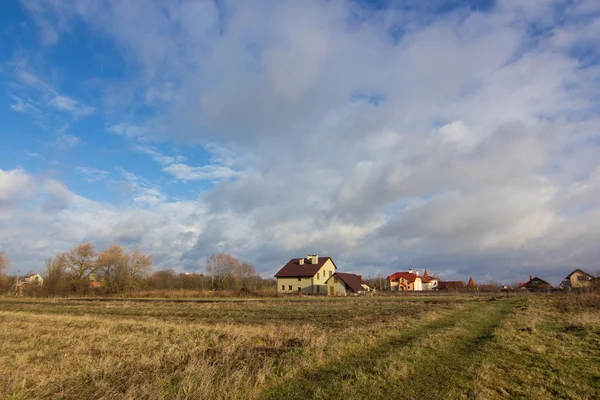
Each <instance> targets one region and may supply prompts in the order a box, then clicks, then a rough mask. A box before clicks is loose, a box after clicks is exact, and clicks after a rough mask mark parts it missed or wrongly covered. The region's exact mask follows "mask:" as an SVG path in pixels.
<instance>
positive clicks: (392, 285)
mask: <svg viewBox="0 0 600 400" xmlns="http://www.w3.org/2000/svg"><path fill="white" fill-rule="evenodd" d="M387 280H388V288H389V289H390V290H391V291H392V292H398V291H404V290H410V291H421V290H423V281H422V280H421V277H420V276H419V270H416V271H415V273H413V270H412V269H409V270H408V272H395V273H393V274H392V275H390V276H388V277H387Z"/></svg>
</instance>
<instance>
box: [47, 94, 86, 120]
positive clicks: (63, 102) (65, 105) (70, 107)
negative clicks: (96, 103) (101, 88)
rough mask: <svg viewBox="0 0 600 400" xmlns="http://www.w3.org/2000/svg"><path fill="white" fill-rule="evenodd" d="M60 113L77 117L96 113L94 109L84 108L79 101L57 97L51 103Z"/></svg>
mask: <svg viewBox="0 0 600 400" xmlns="http://www.w3.org/2000/svg"><path fill="white" fill-rule="evenodd" d="M49 104H50V105H51V106H53V107H54V108H56V109H57V110H60V111H67V112H69V113H71V114H73V115H74V116H77V117H85V116H88V115H91V114H93V113H94V108H92V107H88V106H84V105H82V104H80V103H79V102H78V101H76V100H73V99H72V98H70V97H66V96H56V97H54V98H53V99H52V100H50V103H49Z"/></svg>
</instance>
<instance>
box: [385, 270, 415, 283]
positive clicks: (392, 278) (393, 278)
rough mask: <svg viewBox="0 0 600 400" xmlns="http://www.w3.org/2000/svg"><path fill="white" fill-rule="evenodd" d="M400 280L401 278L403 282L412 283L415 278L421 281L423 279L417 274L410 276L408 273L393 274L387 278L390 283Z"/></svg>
mask: <svg viewBox="0 0 600 400" xmlns="http://www.w3.org/2000/svg"><path fill="white" fill-rule="evenodd" d="M400 278H403V279H404V280H405V281H409V282H414V281H415V280H416V279H417V278H420V279H422V278H423V277H422V276H419V275H417V274H411V273H410V272H395V273H393V274H392V275H390V276H388V279H389V280H390V281H397V280H399V279H400Z"/></svg>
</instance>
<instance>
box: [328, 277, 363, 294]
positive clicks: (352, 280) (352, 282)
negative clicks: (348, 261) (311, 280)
mask: <svg viewBox="0 0 600 400" xmlns="http://www.w3.org/2000/svg"><path fill="white" fill-rule="evenodd" d="M334 276H337V277H338V278H339V279H341V280H342V281H344V283H345V284H346V286H348V287H349V288H350V289H351V290H352V291H353V292H364V291H365V288H364V287H363V286H362V285H363V284H365V282H363V280H362V279H360V276H358V275H356V274H347V273H344V272H336V273H335V274H333V275H332V276H331V277H330V278H329V279H331V278H332V277H334ZM329 279H328V280H329Z"/></svg>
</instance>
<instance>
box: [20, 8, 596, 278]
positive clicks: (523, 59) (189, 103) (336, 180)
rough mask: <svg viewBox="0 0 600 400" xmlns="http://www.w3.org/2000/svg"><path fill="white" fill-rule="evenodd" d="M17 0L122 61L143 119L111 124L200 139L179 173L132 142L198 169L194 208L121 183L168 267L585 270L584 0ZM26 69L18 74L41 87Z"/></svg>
mask: <svg viewBox="0 0 600 400" xmlns="http://www.w3.org/2000/svg"><path fill="white" fill-rule="evenodd" d="M30 3H31V5H29V6H28V9H29V10H30V11H31V12H32V13H33V15H35V16H36V19H37V20H38V21H43V22H39V23H40V25H42V24H43V23H48V24H49V25H50V26H51V27H52V29H55V30H56V32H58V33H59V34H67V32H68V28H69V24H70V23H71V22H72V21H76V20H77V21H83V23H86V24H89V25H90V26H91V27H93V28H94V31H95V32H100V33H101V34H103V35H105V37H106V38H108V39H109V40H112V41H114V43H115V44H116V45H117V46H118V47H119V48H120V49H121V50H122V54H123V57H125V59H126V61H127V62H128V63H129V65H135V66H139V68H140V70H139V71H138V72H139V74H138V76H136V79H135V82H133V83H131V82H119V85H122V86H123V87H126V88H123V90H126V89H127V90H129V91H131V92H133V93H134V94H133V95H132V96H130V97H127V99H126V100H124V103H127V102H130V99H132V98H133V99H136V98H137V99H141V100H139V101H140V102H141V103H143V105H140V106H139V107H140V109H141V110H143V111H144V112H146V111H147V108H145V107H149V106H150V107H152V106H155V107H156V108H154V109H153V111H154V112H155V113H156V114H155V115H153V118H149V119H145V120H144V121H143V122H138V121H136V120H135V119H127V120H129V121H131V124H118V125H113V126H111V127H109V128H108V130H109V131H111V132H113V133H116V134H120V135H124V136H126V137H128V138H130V139H133V140H135V142H136V143H147V141H148V140H151V139H154V138H159V139H161V140H165V141H170V142H173V143H177V144H179V145H181V144H184V145H185V144H188V145H192V146H194V145H201V146H203V147H205V148H206V149H208V150H209V152H211V154H212V156H213V159H211V160H209V164H208V165H204V166H192V165H189V164H191V162H188V163H184V160H182V159H176V158H175V157H171V156H169V155H164V154H162V153H161V152H160V151H158V150H156V149H155V148H153V147H151V146H146V147H143V146H142V147H140V148H139V149H137V150H138V151H141V152H143V153H146V154H148V155H149V156H151V157H152V158H153V159H154V160H156V161H157V162H158V163H160V164H161V165H163V166H164V171H165V172H167V173H169V174H171V175H173V176H175V177H176V178H177V179H179V180H211V181H214V182H215V185H214V187H212V188H211V189H210V190H208V191H207V192H205V193H203V194H202V196H201V200H200V201H194V202H189V203H181V202H176V201H172V200H169V199H168V198H167V196H165V195H164V193H163V191H161V190H159V188H157V187H155V185H153V184H151V183H150V182H144V181H142V180H140V178H139V177H129V178H131V179H130V181H131V182H132V187H134V190H133V191H132V203H133V204H137V205H136V206H135V207H138V208H143V209H144V211H151V215H150V214H146V213H141V214H136V215H135V216H131V218H132V219H131V224H130V225H129V226H130V227H131V231H127V232H125V233H124V236H123V237H127V240H141V241H142V242H144V243H152V245H154V246H156V247H155V248H157V249H160V250H159V251H160V252H161V254H164V255H165V256H164V257H166V258H168V257H170V256H167V254H170V253H169V252H171V251H173V252H174V253H173V254H177V257H180V258H181V260H182V261H181V262H180V263H179V264H178V265H180V266H187V267H190V268H191V267H192V266H197V262H198V260H202V259H204V258H205V257H206V256H207V255H209V254H210V253H211V252H213V251H216V250H224V251H230V252H232V253H235V254H237V255H239V256H240V257H242V258H247V259H250V260H251V261H253V262H255V263H256V264H257V265H258V266H259V268H260V269H261V270H262V271H264V272H272V271H274V270H276V269H277V268H278V267H279V266H280V265H281V263H283V262H284V261H285V259H286V258H287V257H290V256H293V255H296V254H302V253H304V252H313V251H317V252H319V253H323V252H325V253H328V254H330V255H333V256H334V257H336V259H337V260H336V262H337V263H338V265H343V266H344V269H350V268H352V269H355V270H356V269H360V270H362V271H364V272H365V274H367V273H368V271H372V272H373V273H374V272H375V271H380V272H382V271H383V272H384V273H385V272H386V271H387V272H391V271H392V270H394V269H400V268H406V267H408V266H420V265H428V266H429V267H430V269H433V270H438V271H444V273H446V274H447V277H449V278H450V277H456V276H465V275H469V274H473V275H474V276H475V277H477V276H478V274H480V276H496V277H498V278H500V279H514V278H515V277H519V276H527V275H528V274H529V273H530V272H534V273H540V274H548V275H549V276H550V277H553V278H554V279H557V278H559V277H560V275H561V274H563V275H564V274H566V273H567V272H568V269H570V268H571V267H576V266H579V267H582V268H584V269H586V268H587V269H591V270H592V272H593V271H594V269H595V268H599V267H600V266H599V265H598V262H597V260H598V254H597V241H598V239H600V238H599V237H598V232H599V231H600V229H598V226H599V225H598V224H600V203H599V201H598V197H597V196H594V193H595V192H596V190H595V188H596V187H597V179H596V175H595V173H594V171H597V170H598V168H599V161H598V158H597V146H596V144H594V143H597V142H595V141H594V140H597V135H598V133H597V126H598V123H599V122H600V118H599V115H598V109H599V108H598V100H597V99H598V98H600V96H599V95H600V86H599V85H598V77H599V76H600V70H599V69H598V67H597V66H595V65H593V64H591V65H589V63H588V64H586V63H585V62H584V61H582V59H583V58H584V57H583V56H584V55H583V54H580V52H581V49H580V48H579V47H578V46H581V45H585V48H586V49H589V52H590V54H597V52H598V48H599V46H600V43H599V41H598V36H597V35H594V32H596V29H597V25H598V21H599V19H598V17H597V16H596V15H595V14H591V15H589V17H587V18H579V17H578V16H580V15H582V13H583V12H582V11H577V10H583V9H586V8H587V9H590V8H592V9H593V8H594V5H593V4H594V1H593V0H592V1H582V2H578V3H577V4H566V3H564V2H560V1H558V2H555V1H552V2H551V1H513V0H510V1H508V0H505V1H500V2H498V3H497V4H496V5H495V6H494V7H492V9H491V10H489V11H486V12H469V11H468V10H467V9H466V8H464V7H463V8H460V9H459V10H457V11H456V12H452V11H449V12H447V13H446V14H444V15H431V14H425V15H423V14H422V13H427V9H428V7H424V6H423V7H415V9H414V10H413V12H406V11H405V10H403V9H390V10H369V11H365V9H363V8H361V6H360V5H358V4H357V3H353V2H347V1H329V2H323V1H306V2H298V1H282V2H280V3H279V4H278V6H277V7H271V6H270V2H268V1H264V2H263V1H256V2H244V1H232V2H230V3H228V7H227V8H226V10H217V9H216V8H215V6H214V3H212V2H210V3H202V4H194V5H192V4H190V3H187V2H172V3H168V4H166V3H164V4H161V6H160V7H158V6H156V5H153V4H146V3H144V7H139V5H136V3H114V4H113V3H110V4H103V3H97V2H88V1H83V0H67V1H64V2H50V3H49V2H43V1H31V2H30ZM556 4H563V5H565V7H555V5H556ZM219 13H221V14H219ZM532 26H539V27H543V28H544V29H540V33H539V34H536V36H532V31H531V27H532ZM42 28H43V25H42ZM546 28H547V29H546ZM390 31H393V32H397V33H398V35H397V37H391V36H390V34H389V32H390ZM35 78H36V77H35V76H30V75H25V76H23V77H22V81H23V82H28V83H27V84H29V85H32V86H37V87H41V86H42V85H43V82H40V81H39V80H36V79H35ZM357 93H358V94H361V95H360V96H359V95H357ZM370 99H380V101H369V100H370ZM15 104H18V103H15ZM132 107H133V106H132ZM128 111H129V110H128ZM135 114H136V113H135V112H131V113H130V115H135ZM140 114H143V113H140ZM144 115H145V114H144ZM586 143H587V144H586ZM140 146H141V145H140ZM211 149H212V150H211ZM223 149H227V150H223ZM249 171H251V172H249ZM242 172H243V173H242ZM230 178H236V179H230ZM134 197H135V198H136V199H137V200H135V199H134ZM93 207H100V208H101V209H102V210H103V211H102V212H103V213H106V215H112V214H111V213H115V214H118V212H117V211H114V210H110V208H109V207H105V206H98V205H93ZM175 210H177V211H175ZM181 210H185V211H181ZM181 213H183V214H185V218H190V220H188V221H185V220H184V219H182V214H181ZM112 218H114V217H106V220H107V221H112V220H113V219H112ZM162 218H164V219H162ZM84 220H86V219H85V218H84ZM192 220H193V222H189V221H192ZM86 221H87V220H86ZM143 221H149V222H148V225H146V222H143ZM163 227H164V229H163ZM84 228H85V227H82V228H81V230H80V232H84V231H86V229H88V230H87V231H86V232H96V233H94V235H98V237H103V238H107V237H110V236H111V235H117V234H118V232H119V231H125V230H126V229H125V227H124V226H123V227H119V228H118V229H117V228H114V225H109V224H105V225H103V226H102V227H99V226H96V225H93V224H92V223H90V226H89V227H87V228H85V229H84ZM113 229H116V230H114V231H113ZM97 232H102V234H100V233H97ZM144 232H148V233H147V234H145V233H144ZM82 234H83V233H82ZM90 235H91V233H90ZM168 235H171V236H168ZM171 241H178V243H177V244H176V245H174V244H172V242H171ZM190 243H191V244H190ZM174 248H176V249H177V250H173V249H174ZM168 259H169V260H172V258H168Z"/></svg>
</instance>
